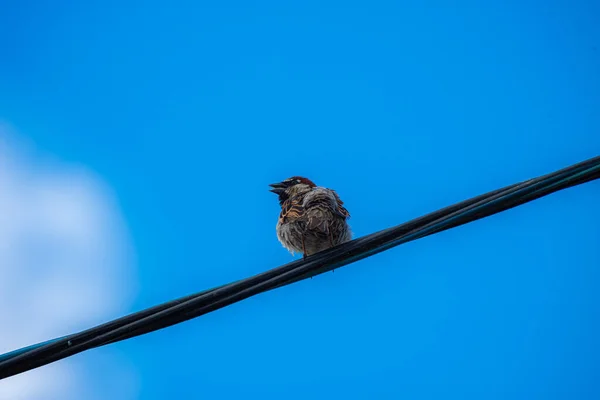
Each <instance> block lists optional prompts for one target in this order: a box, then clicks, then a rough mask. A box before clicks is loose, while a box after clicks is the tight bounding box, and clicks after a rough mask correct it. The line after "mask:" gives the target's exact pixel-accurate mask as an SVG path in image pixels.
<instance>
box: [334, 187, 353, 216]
mask: <svg viewBox="0 0 600 400" xmlns="http://www.w3.org/2000/svg"><path fill="white" fill-rule="evenodd" d="M329 190H331V192H332V193H333V196H334V197H335V201H336V203H337V210H336V212H337V213H338V214H339V215H340V216H342V217H344V218H350V213H349V212H348V210H346V207H344V202H343V201H342V199H340V196H338V194H337V193H336V192H335V190H332V189H329Z"/></svg>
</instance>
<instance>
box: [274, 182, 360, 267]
mask: <svg viewBox="0 0 600 400" xmlns="http://www.w3.org/2000/svg"><path fill="white" fill-rule="evenodd" d="M270 186H271V187H272V188H273V189H271V192H273V193H275V194H277V195H278V196H279V204H280V205H281V212H280V213H279V219H278V221H277V238H278V239H279V241H280V242H281V244H282V245H283V247H285V248H286V249H288V250H289V251H291V252H292V254H293V253H294V252H299V253H302V254H303V255H304V257H306V256H309V255H311V254H315V253H317V252H319V251H322V250H325V249H328V248H330V247H333V246H337V245H338V244H341V243H344V242H347V241H349V240H350V239H352V232H351V230H350V227H349V226H348V223H347V219H348V218H350V213H349V212H348V210H346V208H345V207H344V203H343V202H342V200H341V199H340V197H339V196H338V194H337V193H336V192H335V191H333V190H331V189H327V188H324V187H319V186H317V185H315V184H314V183H313V182H312V181H311V180H310V179H307V178H303V177H300V176H294V177H291V178H289V179H286V180H284V181H283V182H280V183H274V184H272V185H270Z"/></svg>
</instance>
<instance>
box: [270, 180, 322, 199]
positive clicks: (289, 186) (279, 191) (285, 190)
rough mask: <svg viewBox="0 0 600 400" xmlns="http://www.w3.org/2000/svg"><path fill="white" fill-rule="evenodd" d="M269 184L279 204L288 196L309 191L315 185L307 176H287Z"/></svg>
mask: <svg viewBox="0 0 600 400" xmlns="http://www.w3.org/2000/svg"><path fill="white" fill-rule="evenodd" d="M269 186H271V188H272V189H271V192H273V193H275V194H276V195H278V196H279V204H283V202H284V201H286V200H287V199H289V198H290V197H293V196H295V195H297V194H301V193H306V192H309V191H310V190H311V189H312V188H314V187H316V186H317V185H315V184H314V182H313V181H311V180H310V179H308V178H303V177H301V176H292V177H291V178H288V179H286V180H284V181H282V182H279V183H272V184H270V185H269Z"/></svg>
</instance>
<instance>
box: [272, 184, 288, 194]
mask: <svg viewBox="0 0 600 400" xmlns="http://www.w3.org/2000/svg"><path fill="white" fill-rule="evenodd" d="M269 186H271V187H272V188H273V189H271V190H270V192H271V193H275V194H281V193H283V192H285V188H286V186H285V185H284V184H283V183H281V182H280V183H272V184H270V185H269Z"/></svg>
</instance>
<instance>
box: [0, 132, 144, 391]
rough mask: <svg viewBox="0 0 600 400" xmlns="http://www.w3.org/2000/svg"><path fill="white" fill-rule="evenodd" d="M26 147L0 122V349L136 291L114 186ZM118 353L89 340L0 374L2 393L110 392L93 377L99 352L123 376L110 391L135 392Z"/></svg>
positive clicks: (57, 332)
mask: <svg viewBox="0 0 600 400" xmlns="http://www.w3.org/2000/svg"><path fill="white" fill-rule="evenodd" d="M27 150H28V149H26V147H25V146H24V145H23V143H22V142H17V141H16V135H14V134H13V133H11V131H10V129H9V128H8V127H7V126H6V125H2V124H1V123H0V353H4V352H7V351H11V350H14V349H16V348H19V347H23V346H27V345H30V344H33V343H37V342H41V341H44V340H47V339H50V338H54V337H58V336H62V335H65V334H69V333H72V332H75V331H78V330H82V329H85V328H88V327H91V326H93V325H96V324H98V323H101V322H104V321H106V320H108V319H112V318H114V317H117V316H120V315H122V314H123V313H125V312H126V311H127V309H128V307H127V306H128V305H129V302H130V300H131V298H132V295H133V293H134V288H133V285H134V284H135V281H134V280H133V279H132V278H133V273H134V266H133V264H134V263H133V260H132V252H131V251H130V247H129V246H130V245H129V243H128V238H127V233H126V231H125V227H124V223H123V220H122V218H121V216H120V214H119V211H118V207H117V206H116V203H115V202H114V199H113V197H112V195H111V193H110V191H109V190H108V189H107V188H106V187H105V186H104V185H103V184H102V183H101V182H100V180H99V179H98V178H97V177H95V176H94V175H93V174H91V173H90V172H89V171H86V170H85V169H84V168H81V167H77V166H73V165H66V164H64V163H60V162H56V161H53V160H48V159H46V158H43V157H42V156H40V155H39V154H35V153H34V152H33V151H27ZM122 358H123V357H120V356H119V355H118V354H116V353H115V352H114V350H111V349H110V348H108V349H105V350H95V351H92V352H91V353H90V354H89V355H86V357H85V362H81V360H77V359H67V360H63V361H59V362H57V363H53V364H50V365H47V366H45V367H42V368H39V369H36V370H33V371H30V372H27V373H25V374H21V375H17V376H15V377H11V378H8V379H5V380H2V381H0V400H5V399H6V400H9V399H10V400H46V399H48V400H54V399H60V400H64V399H83V398H86V399H89V398H98V399H103V398H106V397H107V396H108V395H109V392H106V393H104V394H103V393H101V392H102V390H103V389H102V385H97V384H95V385H91V383H92V382H90V379H92V378H91V376H90V375H91V372H90V371H91V369H92V368H94V367H93V365H94V364H93V363H94V360H95V359H97V360H99V364H101V365H102V366H103V367H105V368H107V369H109V370H110V371H111V375H115V376H119V377H120V379H119V385H122V384H124V383H125V382H126V385H128V386H129V387H128V388H123V389H125V391H124V392H122V393H123V394H122V397H119V396H115V394H114V393H110V398H111V399H113V400H126V399H127V400H128V399H132V398H135V397H136V396H135V393H136V382H137V379H136V374H135V370H134V369H132V368H131V366H127V365H126V363H125V362H124V360H123V359H122ZM107 363H108V364H107ZM86 382H87V383H86ZM91 386H94V393H89V392H90V389H89V387H91ZM106 390H108V389H106Z"/></svg>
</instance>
